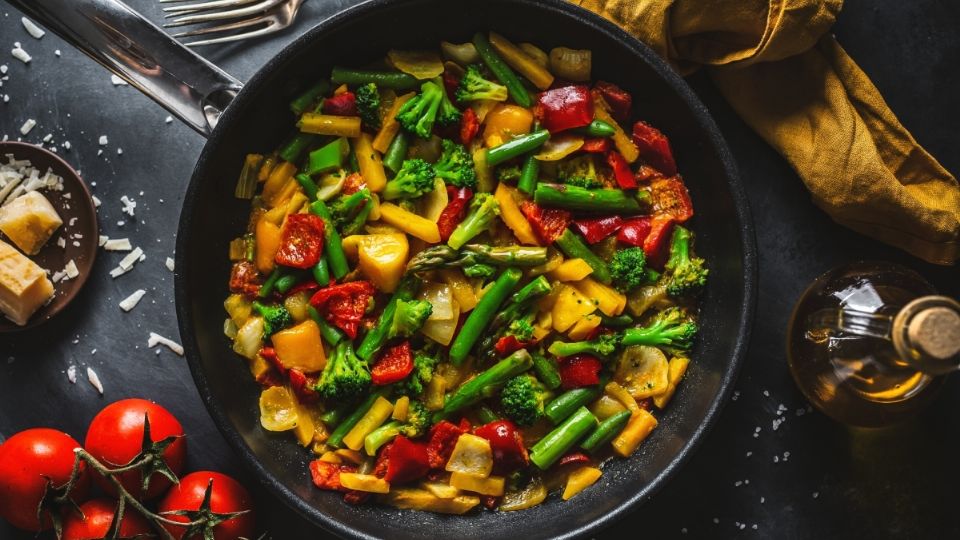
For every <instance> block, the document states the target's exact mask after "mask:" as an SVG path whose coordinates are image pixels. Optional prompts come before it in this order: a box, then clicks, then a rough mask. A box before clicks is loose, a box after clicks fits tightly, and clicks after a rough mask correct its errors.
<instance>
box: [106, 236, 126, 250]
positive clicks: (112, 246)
mask: <svg viewBox="0 0 960 540" xmlns="http://www.w3.org/2000/svg"><path fill="white" fill-rule="evenodd" d="M103 249H105V250H107V251H130V250H131V249H133V246H132V245H131V244H130V239H129V238H112V239H109V240H107V241H106V242H104V243H103Z"/></svg>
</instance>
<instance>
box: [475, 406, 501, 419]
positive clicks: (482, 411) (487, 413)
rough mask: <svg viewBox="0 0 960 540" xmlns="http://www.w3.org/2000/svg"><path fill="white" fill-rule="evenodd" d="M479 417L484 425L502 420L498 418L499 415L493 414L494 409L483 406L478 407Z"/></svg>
mask: <svg viewBox="0 0 960 540" xmlns="http://www.w3.org/2000/svg"><path fill="white" fill-rule="evenodd" d="M477 417H478V418H479V419H480V421H481V422H483V423H484V424H489V423H490V422H496V421H497V420H500V417H499V416H497V413H495V412H493V409H491V408H490V407H487V406H486V405H482V404H481V405H479V406H478V407H477Z"/></svg>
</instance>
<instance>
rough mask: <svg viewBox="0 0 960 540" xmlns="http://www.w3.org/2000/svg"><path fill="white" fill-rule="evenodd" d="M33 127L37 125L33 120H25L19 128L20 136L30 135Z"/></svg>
mask: <svg viewBox="0 0 960 540" xmlns="http://www.w3.org/2000/svg"><path fill="white" fill-rule="evenodd" d="M35 125H37V121H36V120H34V119H33V118H27V121H26V122H24V123H23V125H22V126H20V134H21V135H26V134H27V133H30V130H31V129H33V126H35Z"/></svg>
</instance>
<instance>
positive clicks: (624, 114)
mask: <svg viewBox="0 0 960 540" xmlns="http://www.w3.org/2000/svg"><path fill="white" fill-rule="evenodd" d="M593 89H594V91H596V92H597V93H599V94H600V95H601V96H603V100H604V101H606V102H607V105H609V106H610V115H611V116H613V118H614V120H616V121H617V122H620V123H626V122H628V121H630V111H631V110H632V109H633V96H631V95H630V94H628V93H627V92H626V91H625V90H624V89H623V88H620V87H619V86H617V85H615V84H613V83H608V82H606V81H598V82H597V84H595V85H593Z"/></svg>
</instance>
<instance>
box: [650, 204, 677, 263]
mask: <svg viewBox="0 0 960 540" xmlns="http://www.w3.org/2000/svg"><path fill="white" fill-rule="evenodd" d="M673 223H674V219H673V218H672V217H671V216H668V215H666V214H660V215H657V216H654V217H653V219H652V220H651V221H650V234H648V235H647V238H646V239H645V240H644V241H643V253H644V254H645V255H646V256H647V263H648V264H650V265H652V266H655V267H657V268H662V267H663V264H664V263H665V262H666V260H667V253H669V250H668V249H667V244H669V243H670V232H671V231H672V230H673Z"/></svg>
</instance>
